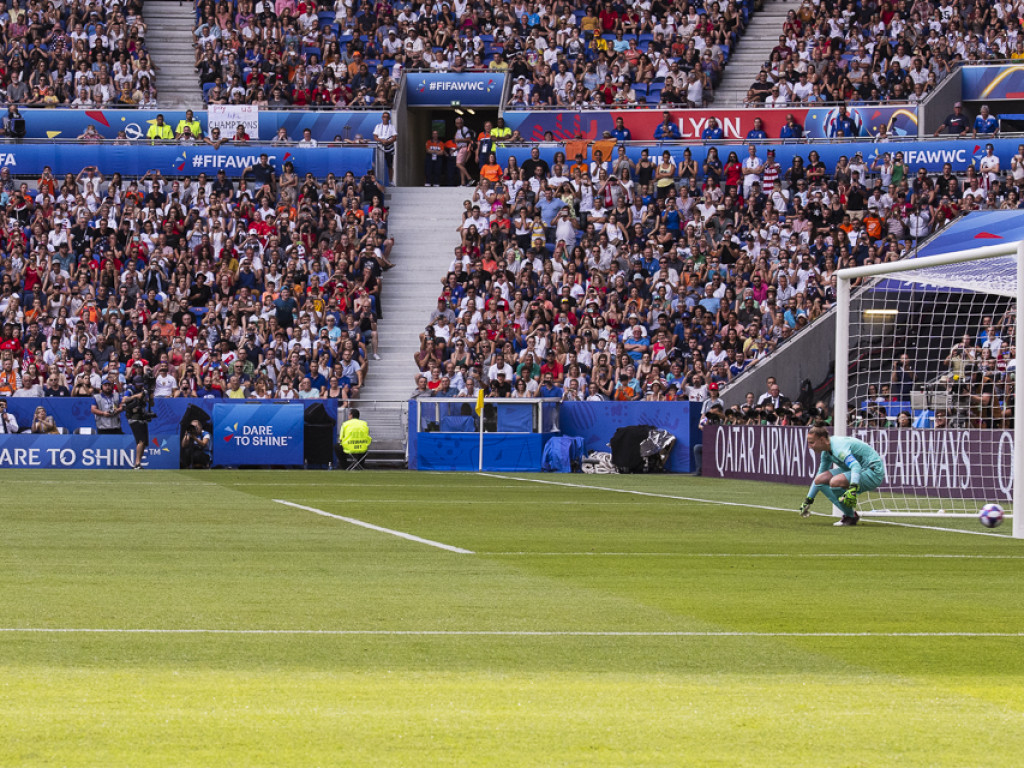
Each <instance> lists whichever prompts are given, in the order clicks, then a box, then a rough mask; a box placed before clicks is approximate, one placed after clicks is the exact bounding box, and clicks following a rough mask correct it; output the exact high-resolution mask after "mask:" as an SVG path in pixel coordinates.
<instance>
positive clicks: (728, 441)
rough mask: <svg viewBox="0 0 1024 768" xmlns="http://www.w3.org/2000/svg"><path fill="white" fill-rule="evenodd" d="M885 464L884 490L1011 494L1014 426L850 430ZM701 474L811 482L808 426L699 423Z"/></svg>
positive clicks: (814, 462)
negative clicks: (1012, 428)
mask: <svg viewBox="0 0 1024 768" xmlns="http://www.w3.org/2000/svg"><path fill="white" fill-rule="evenodd" d="M850 436H851V437H856V438H858V439H860V440H863V441H864V442H866V443H868V444H869V445H870V446H872V447H873V448H874V449H875V450H876V451H878V454H879V455H880V456H881V457H882V460H883V461H884V462H885V469H886V478H885V483H884V484H883V485H882V490H885V491H897V492H903V493H916V494H920V495H922V496H942V495H945V494H947V493H950V492H955V493H961V492H962V491H963V490H964V489H966V488H970V489H972V492H973V493H974V494H975V495H977V496H978V498H985V499H990V500H998V499H1006V500H1008V501H1009V500H1011V499H1012V497H1013V432H1012V431H1010V430H998V429H855V430H851V431H850ZM703 437H704V440H703V445H704V448H703V458H702V464H701V466H702V471H703V474H704V476H705V477H723V478H731V479H735V480H759V481H764V480H769V481H773V482H782V483H793V484H794V485H810V482H811V478H812V477H813V476H814V474H815V473H816V472H817V471H818V461H819V459H818V456H817V454H815V453H814V452H813V451H811V449H810V448H808V447H807V428H806V427H770V426H720V425H710V424H709V425H707V426H706V427H705V428H704V435H703Z"/></svg>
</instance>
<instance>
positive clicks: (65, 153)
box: [0, 141, 375, 178]
mask: <svg viewBox="0 0 1024 768" xmlns="http://www.w3.org/2000/svg"><path fill="white" fill-rule="evenodd" d="M374 153H375V150H374V148H373V147H372V146H346V147H316V148H312V149H304V148H301V147H279V146H256V145H247V146H231V145H226V146H223V147H221V148H220V149H214V148H213V147H212V146H208V145H198V146H176V145H174V144H158V145H150V144H149V143H148V142H141V143H137V144H79V143H77V142H64V143H62V142H60V141H57V142H54V143H49V142H47V143H38V144H33V143H24V144H7V145H3V144H0V167H5V168H8V169H10V171H11V173H12V174H13V175H17V176H23V177H25V176H30V177H31V176H34V177H38V176H39V174H40V173H42V171H43V168H44V167H46V166H49V167H50V168H51V169H52V170H53V172H54V174H55V175H57V176H62V175H63V174H65V173H71V174H77V173H78V172H79V171H81V170H82V169H83V168H85V167H87V166H90V165H95V166H96V167H97V168H99V169H100V171H101V172H103V173H104V174H106V175H110V174H111V173H113V172H115V171H117V172H118V173H120V174H122V175H124V176H144V175H145V174H146V173H148V172H150V171H153V170H156V171H160V173H161V174H163V175H164V176H198V175H199V174H200V173H204V172H205V173H206V174H207V175H208V176H213V175H214V174H216V173H217V171H219V170H221V169H223V170H224V171H225V172H226V173H227V175H228V176H229V177H233V178H237V177H239V176H241V175H242V172H243V171H244V170H245V169H246V168H248V167H250V166H252V165H256V164H257V163H258V162H259V159H260V155H262V154H266V155H267V158H268V161H269V162H270V164H271V165H272V166H273V167H274V170H275V171H276V172H277V173H281V170H282V168H283V167H284V164H285V163H286V162H291V163H292V164H293V165H294V166H295V171H296V173H298V174H299V175H300V176H303V175H304V174H306V173H307V172H309V173H312V174H313V175H314V176H317V177H318V178H323V177H325V176H326V175H327V174H328V173H329V172H333V173H335V174H337V175H339V176H341V175H343V174H344V173H345V172H346V171H352V173H354V174H355V175H356V176H357V177H358V176H362V175H364V174H365V173H366V172H367V171H368V170H370V169H371V168H373V167H374Z"/></svg>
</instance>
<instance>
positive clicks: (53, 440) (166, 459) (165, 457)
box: [0, 434, 179, 469]
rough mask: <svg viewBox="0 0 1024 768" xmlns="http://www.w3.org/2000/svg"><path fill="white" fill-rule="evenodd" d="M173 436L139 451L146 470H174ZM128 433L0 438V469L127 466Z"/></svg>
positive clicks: (131, 445)
mask: <svg viewBox="0 0 1024 768" xmlns="http://www.w3.org/2000/svg"><path fill="white" fill-rule="evenodd" d="M178 457H179V449H178V438H177V435H174V434H170V435H158V436H156V437H151V439H150V445H149V446H147V448H146V450H145V451H144V452H143V457H142V465H143V466H144V467H145V468H146V469H178V464H179V458H178ZM134 464H135V440H134V439H133V438H132V437H131V436H130V435H33V434H19V435H6V436H3V437H0V469H131V468H132V466H133V465H134Z"/></svg>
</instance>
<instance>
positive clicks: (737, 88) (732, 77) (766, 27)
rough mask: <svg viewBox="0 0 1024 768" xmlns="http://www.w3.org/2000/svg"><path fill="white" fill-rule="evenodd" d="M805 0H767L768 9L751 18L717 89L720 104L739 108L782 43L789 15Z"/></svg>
mask: <svg viewBox="0 0 1024 768" xmlns="http://www.w3.org/2000/svg"><path fill="white" fill-rule="evenodd" d="M800 4H801V0H765V3H764V8H763V9H762V10H760V11H757V12H756V13H755V14H754V15H753V16H752V17H751V19H750V24H749V25H748V26H747V31H746V32H745V33H744V35H743V37H742V38H741V39H740V41H739V43H738V44H737V45H736V50H735V51H734V52H733V54H732V55H731V56H730V57H729V64H728V66H727V67H726V68H725V72H724V73H723V75H722V82H721V83H719V84H718V88H716V89H715V106H716V107H739V106H742V105H743V102H744V100H745V99H746V98H747V91H748V90H750V85H751V84H752V83H753V82H754V80H756V79H757V73H758V72H760V71H761V65H762V64H764V63H765V62H766V61H768V58H769V56H770V55H771V52H772V48H774V47H775V46H776V45H778V44H779V35H781V34H782V25H783V24H784V23H785V21H786V14H787V13H789V12H790V11H797V10H799V9H800Z"/></svg>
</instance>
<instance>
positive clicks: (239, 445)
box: [213, 403, 305, 467]
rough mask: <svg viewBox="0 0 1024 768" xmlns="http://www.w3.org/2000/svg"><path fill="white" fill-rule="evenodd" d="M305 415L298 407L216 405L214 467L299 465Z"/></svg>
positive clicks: (237, 404)
mask: <svg viewBox="0 0 1024 768" xmlns="http://www.w3.org/2000/svg"><path fill="white" fill-rule="evenodd" d="M304 413H305V408H304V407H303V406H302V405H301V404H295V405H280V404H278V403H270V404H266V403H217V404H215V405H214V406H213V465H214V466H220V467H225V466H228V467H237V466H240V465H243V464H245V465H258V466H265V465H268V464H285V465H289V466H302V464H303V434H304V433H303V427H304V424H303V414H304Z"/></svg>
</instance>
